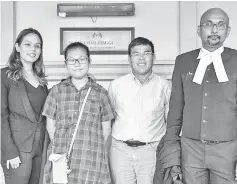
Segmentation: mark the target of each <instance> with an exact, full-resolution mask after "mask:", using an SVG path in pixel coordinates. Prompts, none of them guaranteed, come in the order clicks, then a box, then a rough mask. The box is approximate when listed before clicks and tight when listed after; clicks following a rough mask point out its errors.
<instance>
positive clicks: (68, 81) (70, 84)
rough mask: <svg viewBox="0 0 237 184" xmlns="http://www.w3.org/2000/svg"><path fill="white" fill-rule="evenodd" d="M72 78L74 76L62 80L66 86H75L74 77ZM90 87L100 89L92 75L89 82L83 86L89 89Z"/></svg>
mask: <svg viewBox="0 0 237 184" xmlns="http://www.w3.org/2000/svg"><path fill="white" fill-rule="evenodd" d="M71 78H72V77H71V76H69V77H68V78H67V79H64V80H63V81H62V84H63V85H65V86H74V85H73V83H72V79H71ZM89 87H92V88H94V89H96V90H99V87H98V85H97V84H96V82H95V81H94V80H93V79H92V78H91V77H89V76H88V82H87V83H86V85H85V86H84V87H83V88H85V89H87V88H89Z"/></svg>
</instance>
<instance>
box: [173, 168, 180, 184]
mask: <svg viewBox="0 0 237 184" xmlns="http://www.w3.org/2000/svg"><path fill="white" fill-rule="evenodd" d="M171 177H172V180H173V183H175V184H179V183H180V184H181V183H182V180H183V176H182V172H181V167H180V166H173V167H172V169H171Z"/></svg>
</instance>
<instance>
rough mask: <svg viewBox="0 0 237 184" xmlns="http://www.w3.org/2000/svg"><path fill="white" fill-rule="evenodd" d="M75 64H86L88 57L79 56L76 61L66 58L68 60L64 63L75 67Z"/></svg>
mask: <svg viewBox="0 0 237 184" xmlns="http://www.w3.org/2000/svg"><path fill="white" fill-rule="evenodd" d="M76 62H78V63H80V64H86V63H87V62H88V57H85V56H81V57H79V58H78V59H76V58H68V59H66V63H67V64H68V65H75V64H76Z"/></svg>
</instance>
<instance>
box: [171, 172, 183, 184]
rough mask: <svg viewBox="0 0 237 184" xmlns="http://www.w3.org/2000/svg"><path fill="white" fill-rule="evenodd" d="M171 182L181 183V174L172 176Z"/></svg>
mask: <svg viewBox="0 0 237 184" xmlns="http://www.w3.org/2000/svg"><path fill="white" fill-rule="evenodd" d="M172 179H173V182H174V183H175V182H176V183H177V182H178V181H182V179H183V176H182V174H178V175H177V176H174V177H173V178H172Z"/></svg>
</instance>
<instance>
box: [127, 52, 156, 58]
mask: <svg viewBox="0 0 237 184" xmlns="http://www.w3.org/2000/svg"><path fill="white" fill-rule="evenodd" d="M152 55H153V53H152V52H151V51H145V52H144V53H139V52H135V53H133V54H131V55H130V57H133V58H140V57H142V56H143V57H145V58H149V57H151V56H152Z"/></svg>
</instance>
